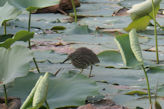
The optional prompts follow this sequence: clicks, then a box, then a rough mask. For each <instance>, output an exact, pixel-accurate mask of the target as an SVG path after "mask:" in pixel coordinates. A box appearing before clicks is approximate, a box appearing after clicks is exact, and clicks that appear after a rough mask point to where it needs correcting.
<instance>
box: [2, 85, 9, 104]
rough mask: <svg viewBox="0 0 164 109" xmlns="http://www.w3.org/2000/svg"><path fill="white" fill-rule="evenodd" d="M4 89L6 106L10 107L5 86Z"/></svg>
mask: <svg viewBox="0 0 164 109" xmlns="http://www.w3.org/2000/svg"><path fill="white" fill-rule="evenodd" d="M3 88H4V92H5V104H6V105H8V100H7V91H6V86H5V85H3Z"/></svg>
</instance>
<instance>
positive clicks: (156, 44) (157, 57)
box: [152, 0, 159, 64]
mask: <svg viewBox="0 0 164 109" xmlns="http://www.w3.org/2000/svg"><path fill="white" fill-rule="evenodd" d="M152 10H153V21H154V36H155V47H156V61H157V62H156V63H157V64H159V54H158V38H157V22H156V16H155V7H154V0H152Z"/></svg>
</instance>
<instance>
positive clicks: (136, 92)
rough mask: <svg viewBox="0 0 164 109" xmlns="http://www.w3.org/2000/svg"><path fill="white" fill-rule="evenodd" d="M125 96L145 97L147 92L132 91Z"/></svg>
mask: <svg viewBox="0 0 164 109" xmlns="http://www.w3.org/2000/svg"><path fill="white" fill-rule="evenodd" d="M125 95H147V92H143V91H138V90H134V91H130V92H127V93H125Z"/></svg>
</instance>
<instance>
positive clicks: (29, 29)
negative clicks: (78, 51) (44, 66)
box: [28, 12, 40, 73]
mask: <svg viewBox="0 0 164 109" xmlns="http://www.w3.org/2000/svg"><path fill="white" fill-rule="evenodd" d="M30 31H31V12H29V19H28V32H30ZM28 46H29V48H30V49H31V41H30V39H29V41H28ZM33 61H34V64H35V66H36V69H37V71H38V73H40V70H39V67H38V64H37V62H36V59H35V58H33Z"/></svg>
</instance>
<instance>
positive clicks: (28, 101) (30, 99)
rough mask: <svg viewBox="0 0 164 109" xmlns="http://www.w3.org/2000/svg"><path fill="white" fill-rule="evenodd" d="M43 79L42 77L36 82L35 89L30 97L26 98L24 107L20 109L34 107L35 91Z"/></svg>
mask: <svg viewBox="0 0 164 109" xmlns="http://www.w3.org/2000/svg"><path fill="white" fill-rule="evenodd" d="M42 78H43V76H40V78H39V79H38V81H37V82H36V84H35V86H34V88H33V89H32V90H31V92H30V94H29V95H28V97H27V98H26V100H25V101H24V103H23V105H22V106H21V108H20V109H27V108H28V107H31V106H32V102H33V97H34V93H35V91H36V89H37V87H38V84H39V83H40V81H41V80H42Z"/></svg>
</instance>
